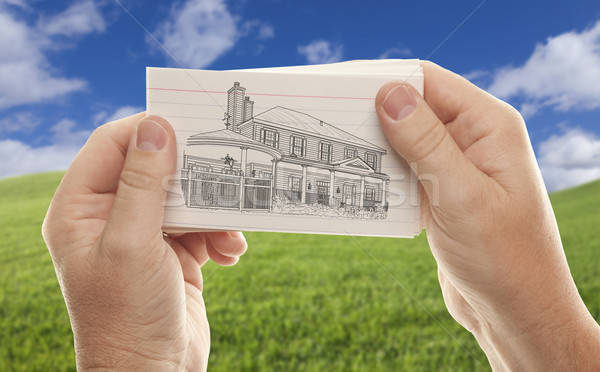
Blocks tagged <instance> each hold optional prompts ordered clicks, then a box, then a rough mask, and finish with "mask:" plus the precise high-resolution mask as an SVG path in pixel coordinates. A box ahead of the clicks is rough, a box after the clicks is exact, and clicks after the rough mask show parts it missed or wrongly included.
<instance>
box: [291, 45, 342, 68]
mask: <svg viewBox="0 0 600 372" xmlns="http://www.w3.org/2000/svg"><path fill="white" fill-rule="evenodd" d="M343 52H344V47H343V46H342V45H341V44H332V43H330V42H329V41H326V40H314V41H312V42H311V43H309V44H307V45H301V46H299V47H298V53H300V54H302V55H303V56H305V57H306V61H307V62H308V63H310V64H319V63H333V62H339V61H341V60H342V55H343Z"/></svg>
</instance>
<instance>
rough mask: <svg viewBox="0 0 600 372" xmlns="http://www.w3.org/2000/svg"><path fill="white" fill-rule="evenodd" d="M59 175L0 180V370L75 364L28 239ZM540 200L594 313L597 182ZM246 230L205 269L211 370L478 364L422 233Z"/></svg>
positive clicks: (598, 270) (598, 259) (50, 273)
mask: <svg viewBox="0 0 600 372" xmlns="http://www.w3.org/2000/svg"><path fill="white" fill-rule="evenodd" d="M61 177H62V173H46V174H37V175H32V176H25V177H17V178H10V179H5V180H0V370H1V371H36V370H39V371H42V370H43V371H47V370H53V371H70V370H73V371H74V370H75V362H74V354H73V348H72V342H73V338H72V335H71V332H70V326H69V322H68V317H67V313H66V309H65V305H64V302H63V299H62V295H61V293H60V289H59V286H58V283H57V281H56V277H55V274H54V270H53V267H52V262H51V259H50V256H49V254H48V252H47V250H46V248H45V246H44V243H43V241H42V238H41V236H40V227H41V223H42V220H43V218H44V215H45V212H46V209H47V207H48V204H49V202H50V199H51V196H52V194H53V192H54V190H55V188H56V186H57V185H58V182H59V181H60V178H61ZM552 201H553V205H554V208H555V211H556V214H557V219H558V222H559V225H560V229H561V234H562V237H563V242H564V245H565V250H566V252H567V257H568V259H569V263H570V265H571V268H572V272H573V275H574V277H575V281H576V282H577V285H578V287H579V289H580V292H581V294H582V296H583V298H584V300H585V301H586V304H587V305H588V308H589V309H590V311H591V312H592V314H593V315H594V317H595V318H596V320H600V295H599V294H600V229H599V228H598V227H599V226H600V208H599V207H600V181H597V182H593V183H590V184H587V185H584V186H580V187H577V188H574V189H570V190H566V191H562V192H559V193H556V194H554V195H552ZM247 239H248V243H249V246H250V249H249V250H248V252H247V253H246V255H244V257H243V258H242V260H241V262H240V263H239V264H238V265H237V266H235V267H233V268H221V267H217V266H216V265H213V264H209V265H207V266H206V268H205V269H204V278H205V298H206V304H207V307H208V315H209V319H210V321H211V327H212V353H211V362H210V370H211V371H228V372H229V371H253V370H259V371H295V370H299V371H307V370H308V371H323V370H325V371H378V370H380V371H390V370H410V371H422V370H425V371H473V370H488V369H489V366H488V363H487V361H486V359H485V356H484V354H483V353H482V352H481V351H480V350H479V347H478V346H477V344H476V343H475V341H474V339H473V337H472V336H471V335H470V334H469V333H468V332H466V331H465V330H463V329H462V328H461V327H460V326H459V325H458V324H457V323H456V322H454V320H452V318H451V317H450V316H449V315H448V313H447V311H446V309H445V306H444V303H443V300H442V296H441V293H440V290H439V286H438V283H437V274H436V265H435V262H434V260H433V258H432V257H431V254H430V253H429V249H428V247H427V242H426V239H425V237H424V236H420V237H418V238H416V239H413V240H407V239H383V238H354V237H336V236H313V235H298V234H274V233H249V234H247ZM365 250H368V252H369V253H370V255H372V257H370V256H369V254H367V253H366V251H365ZM392 277H393V278H394V279H393V278H392Z"/></svg>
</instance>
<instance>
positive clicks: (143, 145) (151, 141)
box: [135, 119, 167, 152]
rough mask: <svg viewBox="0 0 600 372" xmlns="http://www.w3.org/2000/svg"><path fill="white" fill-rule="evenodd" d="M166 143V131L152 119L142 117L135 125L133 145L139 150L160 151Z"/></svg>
mask: <svg viewBox="0 0 600 372" xmlns="http://www.w3.org/2000/svg"><path fill="white" fill-rule="evenodd" d="M165 143H167V131H166V130H165V128H163V127H162V125H160V124H158V123H157V122H155V121H154V120H151V119H144V120H142V121H140V123H139V124H138V126H137V135H136V140H135V147H137V148H138V150H141V151H149V152H152V151H160V150H161V149H162V148H163V147H164V146H165Z"/></svg>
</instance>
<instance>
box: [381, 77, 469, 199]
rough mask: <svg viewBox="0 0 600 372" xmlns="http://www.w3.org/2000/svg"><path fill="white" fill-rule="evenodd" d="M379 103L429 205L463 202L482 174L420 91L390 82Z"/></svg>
mask: <svg viewBox="0 0 600 372" xmlns="http://www.w3.org/2000/svg"><path fill="white" fill-rule="evenodd" d="M375 104H376V107H377V114H378V116H379V121H380V123H381V127H382V129H383V132H384V133H385V135H386V137H387V139H388V141H389V142H390V144H391V145H392V147H393V148H394V149H395V150H396V152H397V153H398V154H399V155H400V156H402V157H403V158H404V159H405V160H406V161H407V162H408V164H409V166H410V167H411V168H412V170H413V171H414V172H415V174H416V175H417V177H418V178H419V180H420V181H421V184H422V185H423V188H424V190H425V192H426V193H427V197H428V198H429V202H430V203H431V204H432V205H434V206H436V205H439V204H440V203H452V204H456V203H457V202H458V203H460V202H461V201H462V200H463V199H464V196H466V195H465V193H466V192H468V191H470V188H469V187H467V186H468V185H467V184H466V183H468V182H469V181H472V180H473V177H476V176H477V175H478V174H479V171H478V170H477V169H476V168H475V166H474V165H473V163H471V162H470V161H469V160H468V159H467V158H466V157H465V155H464V154H463V152H462V151H461V149H460V148H459V147H458V145H457V144H456V142H455V141H454V140H453V138H452V136H451V135H449V133H448V130H447V129H446V127H445V126H444V124H443V123H442V122H441V121H440V119H439V118H438V117H437V116H436V115H435V113H434V112H433V111H432V110H431V108H430V107H429V105H428V104H427V102H425V101H424V100H423V97H421V95H420V94H419V92H417V90H416V89H415V88H414V87H413V86H411V85H410V84H407V83H404V82H392V83H388V84H386V85H384V86H383V87H382V88H381V89H380V90H379V92H378V94H377V97H376V99H375ZM461 196H462V197H461ZM453 206H454V205H453Z"/></svg>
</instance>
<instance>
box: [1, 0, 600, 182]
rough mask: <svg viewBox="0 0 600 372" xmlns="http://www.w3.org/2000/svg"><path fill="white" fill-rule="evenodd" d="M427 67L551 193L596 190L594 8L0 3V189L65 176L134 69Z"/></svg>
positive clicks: (126, 95)
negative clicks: (513, 136)
mask: <svg viewBox="0 0 600 372" xmlns="http://www.w3.org/2000/svg"><path fill="white" fill-rule="evenodd" d="M378 58H419V59H429V60H431V61H433V62H435V63H437V64H439V65H441V66H443V67H445V68H448V69H450V70H452V71H454V72H456V73H459V74H461V75H463V76H465V77H466V78H468V79H469V80H471V81H473V82H474V83H475V84H477V85H478V86H480V87H481V88H483V89H486V90H487V91H489V92H490V93H492V94H494V95H496V96H497V97H499V98H501V99H503V100H506V101H507V102H509V103H510V104H512V105H513V106H514V107H515V108H517V109H518V110H519V111H520V112H521V114H522V115H523V117H524V118H525V121H526V123H527V128H528V132H529V135H530V138H531V141H532V145H533V149H534V151H535V153H536V156H537V160H538V164H539V165H540V169H541V171H542V175H543V177H544V181H545V183H546V186H547V188H548V189H549V190H550V191H555V190H560V189H564V188H567V187H571V186H574V185H578V184H581V183H585V182H587V181H590V180H593V179H597V178H600V3H599V2H598V1H597V0H594V1H592V0H589V1H577V0H575V1H553V0H546V1H513V0H508V1H497V0H487V1H486V0H483V1H482V0H474V1H470V0H468V1H399V0H394V1H392V0H390V1H388V0H385V1H364V0H363V1H354V0H345V1H337V0H334V1H322V0H320V1H313V0H304V1H291V0H181V1H177V2H171V1H152V2H150V1H143V0H70V1H60V0H55V1H48V0H46V1H43V0H0V178H3V177H9V176H14V175H19V174H27V173H35V172H41V171H48V170H58V169H66V168H67V167H68V165H69V163H70V162H71V160H72V159H73V157H74V156H75V154H76V153H77V152H78V151H79V149H80V148H81V146H82V145H83V144H84V143H85V140H86V139H87V137H88V136H89V135H90V134H91V133H92V132H93V131H94V129H95V128H97V127H98V126H99V125H102V124H104V123H106V122H109V121H112V120H115V119H119V118H122V117H125V116H128V115H131V114H134V113H136V112H139V111H143V110H144V106H145V92H146V90H145V68H146V66H153V67H183V68H202V69H212V70H227V69H241V68H256V67H274V66H290V65H304V64H315V63H331V62H338V61H346V60H353V59H378Z"/></svg>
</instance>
